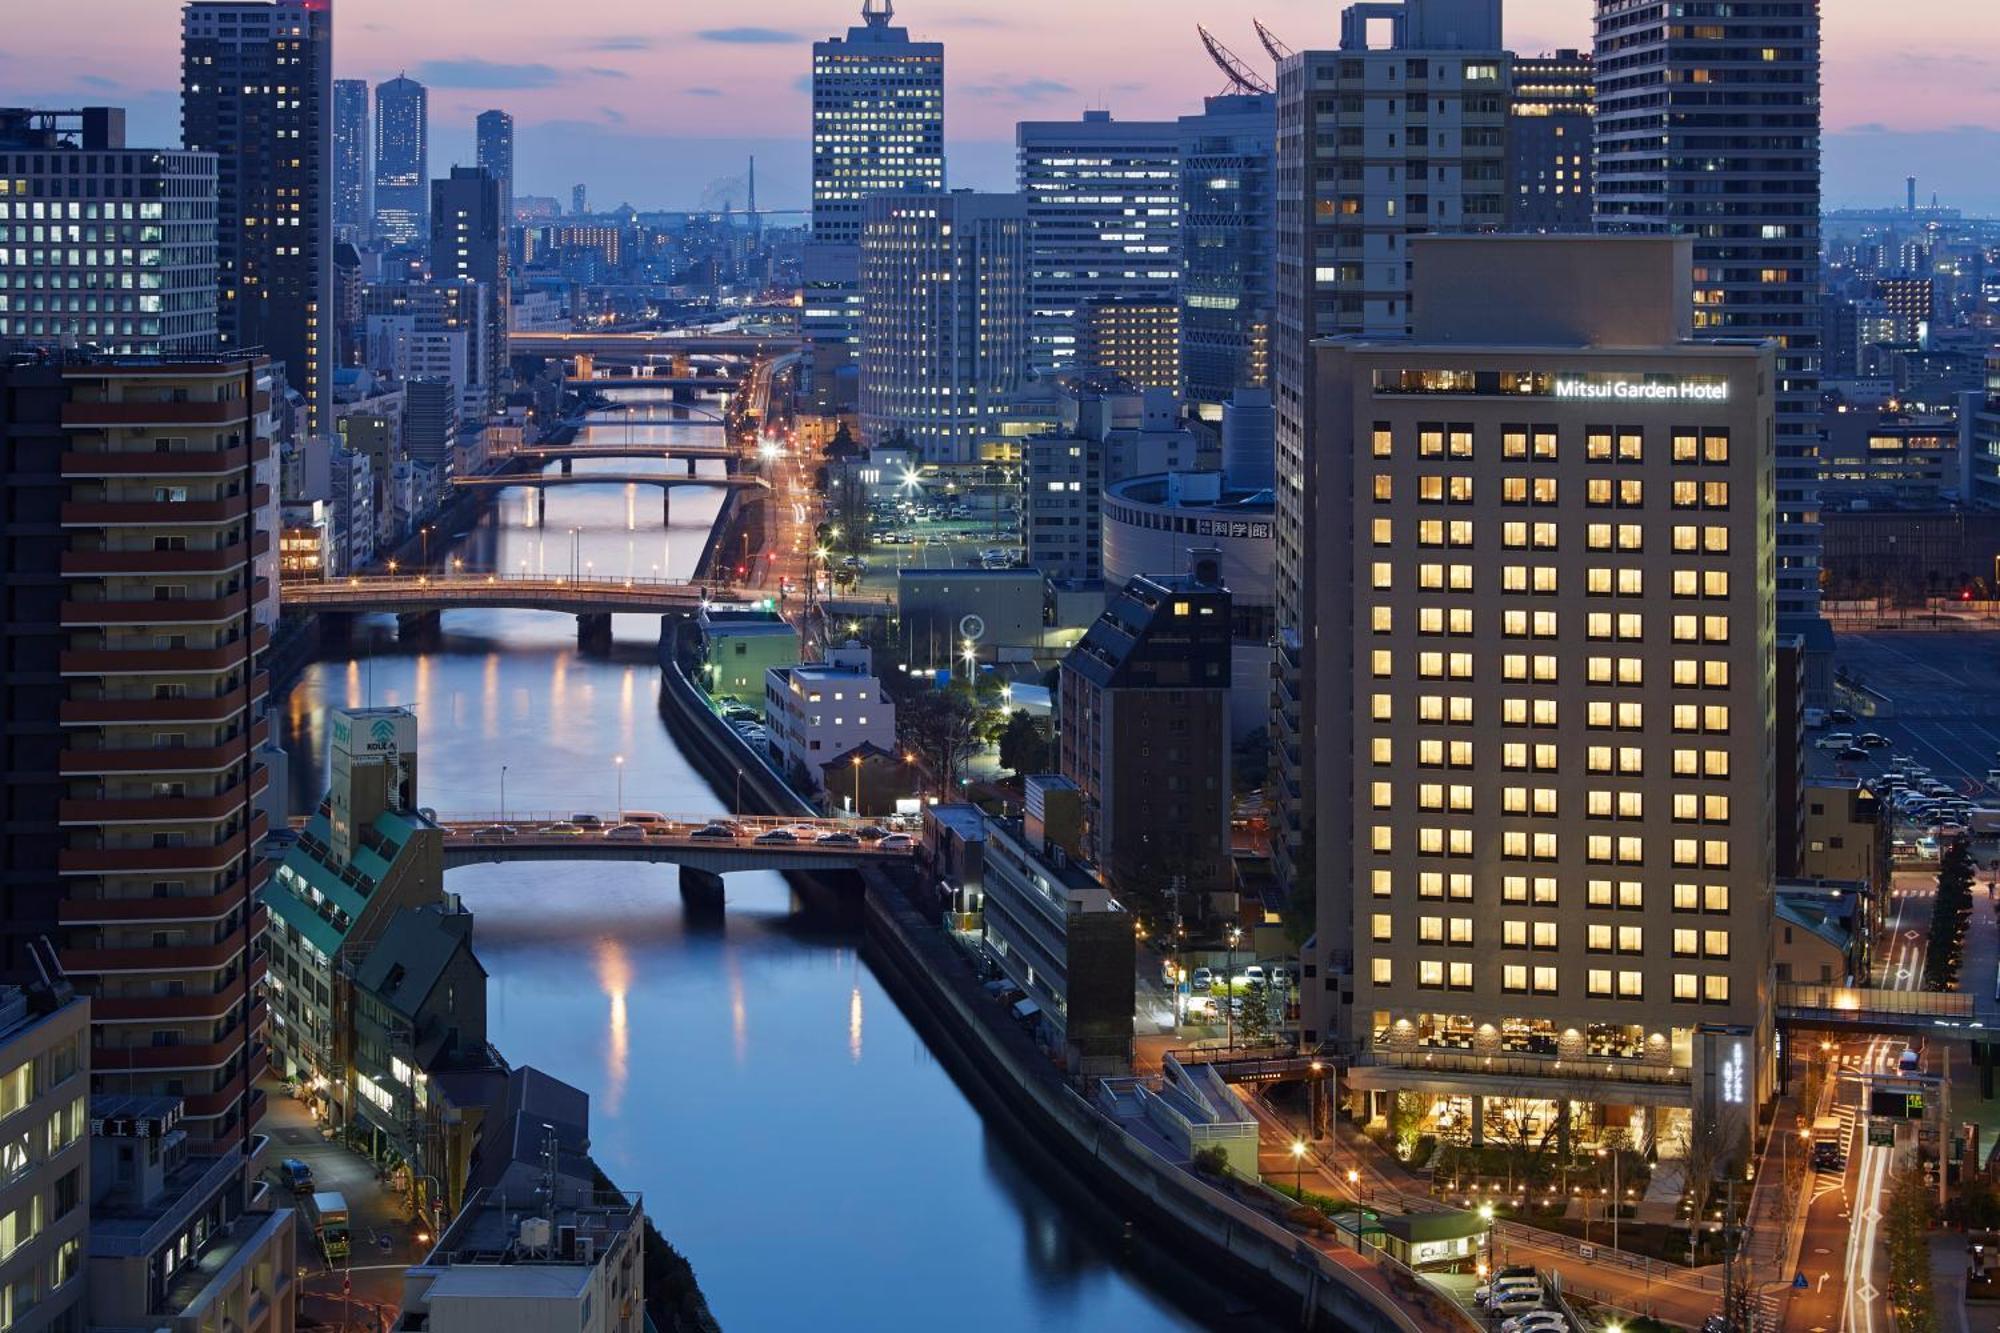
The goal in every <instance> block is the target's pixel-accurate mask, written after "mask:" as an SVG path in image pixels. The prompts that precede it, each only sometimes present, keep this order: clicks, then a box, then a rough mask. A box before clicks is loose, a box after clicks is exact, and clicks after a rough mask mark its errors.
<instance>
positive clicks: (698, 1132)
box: [283, 422, 1265, 1333]
mask: <svg viewBox="0 0 2000 1333" xmlns="http://www.w3.org/2000/svg"><path fill="white" fill-rule="evenodd" d="M594 429H596V430H600V431H603V430H607V429H608V430H609V431H610V432H611V438H614V439H622V438H624V434H625V431H626V430H627V429H628V428H627V427H626V426H624V425H618V426H612V427H605V426H598V427H594ZM629 429H631V430H632V431H634V432H643V434H640V435H639V437H638V438H640V439H642V440H643V439H647V438H656V439H658V440H660V441H663V442H664V441H666V440H670V439H673V438H677V437H678V438H688V439H693V440H695V441H697V442H709V441H712V440H717V439H719V438H720V432H719V431H717V430H713V429H707V428H699V427H687V426H671V425H662V424H657V423H651V422H648V423H645V424H637V423H635V424H634V425H632V426H631V427H629ZM598 438H600V439H602V438H604V437H603V436H602V435H600V436H599V437H598ZM575 466H576V468H577V470H578V471H579V472H582V471H584V470H586V469H588V470H597V471H615V472H626V473H630V472H632V471H635V470H639V469H641V468H643V467H645V466H647V464H645V463H642V462H633V461H629V460H617V461H609V462H587V463H586V462H579V463H577V464H576V465H575ZM543 503H544V505H545V510H544V512H542V513H541V514H539V515H536V514H535V513H534V511H533V509H532V508H531V504H532V502H531V499H530V493H529V492H528V491H527V490H526V489H525V488H523V489H519V490H516V489H512V488H510V489H508V490H506V491H504V492H502V493H501V495H500V497H499V498H498V499H497V501H496V502H495V504H494V505H493V506H492V507H491V508H489V509H488V510H487V511H486V513H485V514H484V516H483V517H482V518H481V519H480V521H479V523H478V525H477V527H476V528H475V529H474V530H473V531H472V532H471V533H469V534H468V535H467V536H466V538H465V539H464V540H463V541H462V542H460V543H459V544H458V546H457V549H456V550H455V551H454V552H453V554H454V555H456V556H458V557H461V558H463V559H464V560H465V562H466V569H467V570H468V571H474V570H483V569H488V568H497V569H506V570H512V571H518V570H520V568H521V567H522V564H523V563H524V562H525V563H526V564H527V566H528V567H529V568H530V569H546V570H547V571H549V572H551V573H557V572H561V570H562V569H563V568H566V567H568V566H569V565H570V564H571V562H574V563H575V564H576V565H577V566H579V567H582V566H589V567H591V568H592V569H593V570H594V571H595V572H599V573H604V572H616V573H619V574H622V575H630V576H633V577H648V576H651V573H652V566H654V565H655V564H657V565H659V566H660V567H661V573H662V574H663V575H671V576H676V577H683V576H686V575H687V574H688V573H689V572H690V570H691V569H692V567H693V564H694V561H695V560H696V559H697V558H698V555H699V552H700V549H701V546H702V543H703V541H704V540H705V538H706V536H707V527H706V525H707V523H709V522H712V521H713V517H714V514H715V513H716V511H717V509H718V507H719V503H720V493H719V492H709V491H694V490H691V489H685V488H684V489H681V490H677V491H675V492H674V501H673V521H674V526H673V528H672V529H671V530H670V531H669V532H667V533H666V534H664V536H663V535H662V533H661V532H660V529H659V525H658V514H659V492H658V490H657V489H655V488H652V487H643V488H637V489H636V490H630V489H628V488H627V487H626V486H623V485H618V484H608V485H605V486H603V487H598V486H569V487H558V488H550V489H548V490H547V491H546V493H545V500H544V501H543ZM703 515H706V517H705V518H704V517H703ZM571 529H575V530H576V531H575V532H574V533H572V532H571V531H570V530H571ZM437 554H438V560H439V562H440V563H442V561H443V559H444V556H443V555H442V553H437ZM615 632H616V635H617V640H616V644H615V646H614V648H613V650H612V652H611V654H610V655H609V656H608V657H587V656H581V655H579V654H578V652H577V651H576V634H575V622H574V621H573V619H571V618H570V617H568V616H562V615H553V614H546V613H537V612H513V611H454V612H451V613H449V614H448V615H447V616H446V618H445V620H444V626H443V633H442V636H441V638H440V639H439V640H438V641H437V643H436V644H435V645H434V646H433V647H432V648H431V649H430V650H429V651H425V652H421V653H419V652H415V651H413V650H409V649H405V648H402V647H399V646H398V645H397V643H396V641H395V628H394V623H393V621H392V620H390V619H388V618H386V617H384V618H369V619H364V620H363V621H362V622H361V623H360V624H358V625H357V626H356V628H355V635H354V639H353V646H352V647H351V649H346V650H342V651H341V652H340V653H339V654H338V655H334V656H328V657H325V658H323V659H322V660H320V661H318V662H315V663H314V664H312V665H311V666H310V667H308V668H307V670H306V672H305V674H304V675H303V676H302V678H301V679H300V681H299V683H298V684H297V686H296V687H295V688H294V689H293V691H292V693H291V695H290V697H289V699H288V701H287V703H286V705H285V709H284V714H283V723H284V726H283V730H284V733H285V736H286V743H287V745H288V747H289V748H290V749H291V751H292V769H291V778H290V789H291V793H292V798H293V807H294V808H295V809H309V808H311V804H312V803H314V802H316V801H317V800H318V799H319V796H320V794H321V791H322V790H323V786H324V781H325V778H324V774H325V768H326V756H325V746H324V735H323V732H324V721H323V718H324V712H323V710H324V709H325V708H326V707H327V706H328V705H331V704H340V703H354V704H362V703H369V702H372V703H376V704H395V703H402V704H410V705H413V706H414V707H415V709H416V711H417V717H418V721H419V737H420V742H419V743H420V751H419V764H420V782H421V791H422V799H423V800H424V801H425V802H426V803H427V804H431V805H435V806H436V807H438V809H439V810H440V811H442V812H444V813H446V814H451V815H469V814H475V813H483V812H489V811H498V809H499V808H500V801H501V781H502V774H501V766H502V765H505V766H506V774H505V783H506V792H505V799H506V807H507V811H508V813H509V814H510V815H511V816H513V817H516V818H520V817H523V816H524V815H525V813H526V812H528V811H545V812H552V811H563V812H567V811H570V810H607V809H611V808H614V806H615V804H616V803H617V801H618V797H619V785H620V782H621V774H622V783H623V796H624V805H625V808H628V809H651V810H660V811H665V812H670V813H676V812H696V811H714V810H717V809H720V808H723V807H724V806H726V805H727V804H728V802H729V799H730V798H729V794H728V793H724V794H722V795H721V796H718V794H717V793H716V792H714V791H713V790H711V789H710V787H709V784H708V783H707V782H706V781H705V780H704V779H703V778H702V777H701V776H700V774H698V773H697V772H696V771H695V770H694V769H693V768H692V767H691V766H690V765H689V763H688V762H687V761H686V760H685V759H684V758H683V757H682V756H681V754H680V752H679V750H678V748H677V747H676V746H675V744H674V742H673V740H672V738H671V737H670V736H669V735H668V733H667V730H666V727H665V724H664V723H663V722H662V720H661V718H660V715H659V707H658V698H659V689H660V681H659V671H658V668H657V666H656V665H655V661H656V659H655V655H654V654H655V644H656V641H657V637H658V622H657V619H655V618H652V617H640V616H630V617H619V618H618V620H617V622H616V625H615ZM349 653H351V654H352V656H351V657H350V656H349V655H348V654H349ZM621 757H622V760H623V762H622V763H620V762H618V761H619V759H620V758H621ZM676 884H677V881H676V878H675V874H674V870H673V867H671V866H629V867H628V866H615V867H612V866H603V865H592V864H589V863H579V864H576V865H561V864H557V865H547V864H521V865H492V866H474V867H466V868H464V869H459V870H454V871H452V872H451V874H450V876H449V877H448V880H447V885H448V887H449V888H450V889H452V890H453V891H454V892H457V893H459V894H461V895H463V897H464V899H465V902H466V904H467V905H468V906H469V907H470V908H471V909H472V910H473V912H474V913H475V914H476V917H477V933H476V937H475V939H476V944H477V948H478V952H479V956H480V959H481V960H482V961H483V962H484V964H485V965H486V968H487V970H488V972H489V973H490V975H491V981H490V983H489V984H490V997H489V999H490V1010H491V1012H490V1036H491V1038H492V1040H493V1041H494V1043H495V1044H496V1045H497V1046H498V1047H499V1048H500V1050H501V1051H502V1053H503V1054H505V1056H506V1057H507V1058H508V1059H509V1060H510V1061H513V1062H514V1063H516V1064H532V1065H535V1066H537V1067H539V1068H542V1069H544V1070H546V1071H548V1072H549V1073H551V1074H554V1075H555V1076H556V1077H558V1078H561V1079H564V1080H566V1081H568V1082H570V1083H573V1084H575V1085H576V1086H578V1087H580V1088H583V1089H584V1090H585V1091H587V1092H589V1093H590V1095H591V1115H592V1125H591V1132H592V1147H593V1151H594V1152H595V1154H596V1156H597V1157H598V1159H599V1160H600V1161H601V1162H602V1164H603V1166H604V1168H605V1169H606V1171H608V1172H609V1173H610V1174H611V1176H612V1178H613V1179H615V1180H616V1181H618V1183H619V1184H620V1185H621V1186H623V1187H624V1188H626V1189H630V1190H636V1191H639V1192H641V1193H643V1194H644V1196H645V1204H646V1210H647V1212H648V1213H649V1214H651V1216H652V1217H653V1219H654V1220H655V1222H656V1223H657V1224H658V1226H659V1228H660V1230H661V1232H662V1233H663V1234H664V1235H665V1236H666V1237H667V1238H668V1239H669V1240H671V1241H672V1242H673V1243H674V1244H675V1245H676V1246H678V1247H679V1248H680V1249H681V1250H682V1252H684V1253H685V1254H687V1256H688V1257H689V1259H690V1260H692V1262H693V1263H694V1266H695V1271H696V1273H697V1275H698V1276H699V1278H700V1280H701V1284H702V1288H703V1290H704V1292H706V1294H707V1296H708V1299H709V1301H710V1303H711V1305H712V1307H713V1308H714V1311H715V1314H716V1316H717V1318H718V1319H719V1320H720V1321H721V1322H722V1325H723V1327H724V1329H726V1330H729V1333H743V1331H745V1330H768V1329H787V1328H805V1327H812V1328H815V1329H821V1330H847V1329H853V1330H863V1329H867V1330H895V1329H916V1328H931V1327H934V1326H937V1325H938V1324H941V1323H942V1324H944V1325H947V1326H950V1327H953V1328H956V1329H965V1330H973V1329H977V1330H987V1329H992V1330H1009V1331H1013V1330H1018V1331H1020V1333H1027V1331H1028V1330H1069V1329H1093V1330H1095V1329H1120V1330H1123V1329H1176V1328H1204V1327H1226V1328H1231V1329H1252V1328H1262V1327H1265V1325H1263V1324H1262V1323H1261V1322H1260V1321H1257V1320H1255V1319H1254V1318H1249V1317H1244V1316H1233V1317H1225V1316H1223V1315H1222V1314H1220V1313H1218V1312H1220V1311H1222V1310H1224V1309H1226V1308H1230V1307H1231V1305H1232V1304H1233V1303H1231V1302H1227V1301H1225V1300H1224V1298H1223V1297H1222V1296H1221V1295H1220V1294H1219V1293H1217V1292H1215V1291H1214V1290H1213V1289H1211V1288H1208V1287H1206V1286H1205V1285H1203V1284H1201V1283H1199V1282H1198V1281H1196V1280H1194V1279H1192V1278H1190V1277H1188V1276H1186V1275H1185V1274H1184V1273H1183V1272H1182V1271H1181V1270H1182V1265H1181V1264H1180V1263H1179V1261H1178V1260H1174V1259H1170V1258H1168V1257H1166V1256H1163V1255H1161V1254H1159V1253H1158V1252H1156V1251H1154V1250H1152V1249H1151V1248H1150V1247H1148V1246H1145V1245H1143V1244H1141V1243H1139V1242H1136V1241H1130V1240H1127V1239H1125V1238H1124V1237H1123V1235H1122V1234H1121V1231H1120V1228H1119V1226H1118V1224H1117V1222H1116V1220H1115V1219H1107V1218H1104V1217H1102V1216H1099V1215H1096V1214H1094V1213H1092V1212H1091V1210H1090V1207H1089V1205H1088V1203H1087V1201H1085V1200H1080V1199H1079V1198H1077V1197H1075V1195H1074V1194H1073V1193H1072V1190H1071V1187H1070V1186H1068V1185H1067V1184H1062V1183H1059V1184H1058V1185H1057V1187H1056V1188H1057V1190H1059V1191H1060V1193H1057V1192H1052V1190H1051V1188H1050V1187H1049V1186H1048V1185H1046V1184H1045V1183H1044V1180H1045V1178H1046V1176H1047V1174H1048V1172H1049V1171H1050V1169H1051V1168H1050V1167H1049V1166H1048V1164H1047V1163H1046V1161H1045V1160H1043V1159H1041V1158H1039V1157H1038V1156H1032V1157H1024V1156H1023V1155H1022V1153H1021V1152H1020V1151H1018V1150H1017V1145H1016V1144H1015V1142H1014V1141H1013V1140H1012V1138H1011V1137H1009V1136H1006V1135H1003V1134H1000V1133H996V1132H994V1131H993V1130H991V1129H989V1128H988V1127H987V1126H986V1125H985V1124H984V1122H983V1121H982V1119H981V1117H980V1114H979V1112H978V1110H977V1108H975V1107H974V1106H973V1105H972V1104H971V1103H970V1102H969V1101H968V1100H967V1098H966V1096H965V1094H964V1093H963V1092H962V1091H961V1090H960V1088H959V1087H958V1085H957V1084H956V1083H955V1082H954V1081H953V1080H952V1078H951V1077H950V1075H949V1074H948V1073H947V1072H946V1070H945V1069H944V1068H942V1067H941V1066H940V1065H939V1064H938V1062H937V1061H936V1060H935V1059H934V1058H933V1057H932V1055H931V1053H930V1052H929V1051H928V1050H927V1049H926V1047H925V1044H924V1042H923V1040H922V1038H921V1037H920V1036H919V1035H918V1034H917V1033H916V1031H915V1030H913V1028H912V1027H911V1025H910V1024H909V1022H908V1021H907V1020H906V1019H905V1018H904V1016H903V1014H902V1013H901V1012H900V1011H899V1010H898V1009H897V1007H896V1005H895V1003H894V1002H893V1001H892V1000H891V999H890V998H889V996H888V995H887V994H886V993H885V992H884V990H883V989H882V986H881V985H880V984H879V983H878V981H877V980H876V978H875V976H874V975H873V974H872V973H871V972H870V971H869V969H868V967H867V965H866V964H865V963H864V962H863V961H862V960H861V958H860V956H859V953H858V946H859V942H860V934H859V931H858V929H857V928H856V926H855V924H854V923H853V922H852V921H851V920H841V919H836V918H833V917H830V916H829V915H827V910H828V909H809V908H807V907H806V906H804V905H803V904H801V903H800V902H799V901H798V900H797V899H796V898H795V895H794V894H793V893H792V891H791V890H790V888H789V886H788V885H787V883H786V881H785V880H784V879H783V878H781V877H780V876H777V875H775V874H761V873H760V874H737V875H731V876H729V878H728V911H727V914H726V918H725V920H724V922H723V924H722V926H721V927H720V928H719V929H714V930H710V931H706V932H704V931H702V930H700V929H689V928H688V927H687V926H686V925H685V924H684V923H683V921H682V915H681V906H680V898H679V895H678V893H677V890H676Z"/></svg>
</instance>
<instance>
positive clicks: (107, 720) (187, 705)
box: [56, 654, 271, 726]
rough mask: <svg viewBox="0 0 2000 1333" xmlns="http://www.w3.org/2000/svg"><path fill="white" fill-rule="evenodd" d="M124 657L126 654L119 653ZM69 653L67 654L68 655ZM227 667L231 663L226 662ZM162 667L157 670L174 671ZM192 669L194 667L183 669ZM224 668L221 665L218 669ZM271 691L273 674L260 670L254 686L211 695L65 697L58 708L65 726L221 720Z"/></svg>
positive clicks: (252, 682) (252, 680) (58, 716)
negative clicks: (111, 697)
mask: <svg viewBox="0 0 2000 1333" xmlns="http://www.w3.org/2000/svg"><path fill="white" fill-rule="evenodd" d="M116 655H117V656H124V655H125V654H116ZM65 656H67V654H65ZM222 665H223V666H228V665H231V663H223V664H222ZM173 669H175V668H171V667H160V668H156V670H162V671H165V670H173ZM180 669H182V670H191V669H193V668H180ZM214 669H217V670H220V669H221V667H217V668H214ZM270 691H271V677H270V676H269V675H268V674H266V673H261V672H260V673H259V674H258V675H256V676H254V677H252V678H251V682H250V689H249V692H248V693H247V694H246V693H245V692H244V691H243V690H240V689H237V690H228V691H225V692H224V693H222V694H217V695H209V696H195V695H182V696H180V697H178V698H173V699H65V700H64V701H63V702H62V704H60V705H59V706H58V708H57V713H56V715H57V718H58V719H59V720H60V721H61V722H62V723H63V725H65V726H105V725H111V724H115V723H135V724H151V723H156V722H220V721H222V720H223V719H225V718H228V717H232V716H234V715H235V714H236V713H238V712H241V711H242V709H243V707H244V705H245V704H246V703H248V702H250V701H251V700H255V699H261V698H263V697H264V696H265V695H266V694H269V693H270Z"/></svg>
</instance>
